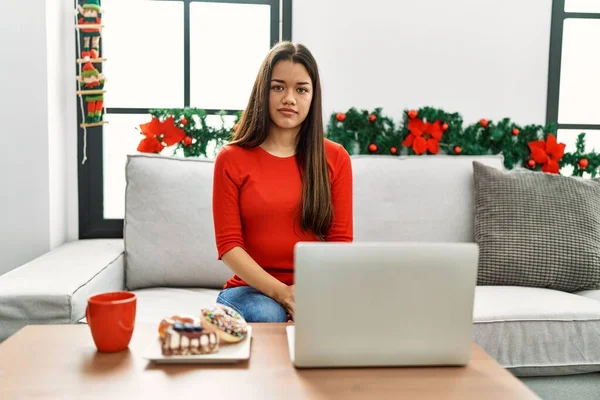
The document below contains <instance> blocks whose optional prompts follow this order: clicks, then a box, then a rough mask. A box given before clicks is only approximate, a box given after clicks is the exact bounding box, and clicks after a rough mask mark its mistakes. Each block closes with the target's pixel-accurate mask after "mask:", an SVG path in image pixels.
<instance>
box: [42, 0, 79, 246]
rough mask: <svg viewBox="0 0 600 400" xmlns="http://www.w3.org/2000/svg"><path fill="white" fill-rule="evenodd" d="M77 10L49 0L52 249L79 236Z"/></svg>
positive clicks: (63, 1)
mask: <svg viewBox="0 0 600 400" xmlns="http://www.w3.org/2000/svg"><path fill="white" fill-rule="evenodd" d="M74 9H75V3H74V1H72V0H47V4H46V22H47V58H48V137H49V147H48V153H49V168H48V178H49V187H50V248H51V249H52V248H55V247H57V246H59V245H61V244H62V243H64V242H65V241H67V240H74V239H76V238H77V236H78V221H77V219H78V203H77V201H78V199H77V109H76V106H77V104H76V98H75V91H76V89H77V87H76V82H75V76H76V75H77V69H76V66H75V60H74V58H75V55H76V54H75V52H76V50H75V39H74V38H75V33H74V32H75V31H74V29H73V24H74V11H73V10H74Z"/></svg>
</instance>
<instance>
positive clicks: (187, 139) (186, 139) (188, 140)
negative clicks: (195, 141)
mask: <svg viewBox="0 0 600 400" xmlns="http://www.w3.org/2000/svg"><path fill="white" fill-rule="evenodd" d="M183 144H184V145H186V146H190V145H191V144H192V138H191V137H189V136H186V137H184V138H183Z"/></svg>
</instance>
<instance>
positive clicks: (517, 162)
mask: <svg viewBox="0 0 600 400" xmlns="http://www.w3.org/2000/svg"><path fill="white" fill-rule="evenodd" d="M150 114H151V116H152V117H155V118H158V119H159V120H161V121H164V120H165V119H167V118H168V117H171V116H172V117H174V120H175V123H176V125H177V126H178V127H180V128H181V129H183V131H184V132H185V134H186V136H188V137H189V138H191V143H190V142H189V141H188V143H184V141H182V142H180V143H178V144H176V145H175V146H173V150H174V154H176V153H177V152H178V151H182V152H183V155H184V156H185V157H200V156H204V157H206V156H207V147H208V144H209V143H210V142H215V144H216V147H217V148H220V147H222V146H223V145H224V144H226V143H227V142H228V141H229V140H231V137H232V134H233V130H232V129H229V128H225V121H224V119H223V116H224V115H226V113H225V112H224V111H223V112H221V113H219V114H218V115H220V116H221V121H222V123H221V126H220V127H217V128H214V127H211V126H208V125H207V124H206V117H207V113H206V111H204V110H203V109H199V108H189V107H187V108H174V109H155V110H150ZM240 118H241V112H238V113H236V114H235V123H237V122H238V121H239V119H240ZM412 118H416V119H421V120H423V121H427V122H431V123H433V122H435V121H440V123H441V124H443V127H444V131H443V134H442V137H441V139H440V140H439V153H440V154H449V155H457V156H458V155H489V154H502V155H503V157H504V164H505V166H506V168H508V169H513V168H517V167H521V168H529V169H532V170H541V165H539V164H537V163H534V162H533V160H532V157H531V149H530V147H529V143H531V142H532V141H536V140H544V141H546V140H547V139H548V136H549V135H550V134H552V135H554V136H555V137H556V125H555V124H553V123H551V124H548V125H545V126H542V125H525V126H521V125H518V124H516V123H514V122H512V121H511V120H510V119H508V118H504V119H502V120H500V121H497V122H496V121H486V120H484V119H482V120H480V121H478V122H476V123H474V124H470V125H467V126H466V127H463V119H462V117H461V116H460V114H458V113H448V112H445V111H444V110H441V109H436V108H432V107H423V108H420V109H418V110H405V111H404V113H403V115H402V121H401V123H400V124H399V125H398V126H396V125H395V123H394V120H393V119H392V118H390V117H389V116H387V115H385V114H383V113H382V109H381V108H376V109H375V110H374V111H372V112H369V111H367V110H357V109H355V108H350V109H349V110H348V111H346V112H345V113H340V112H338V113H333V114H332V115H331V117H330V118H329V123H328V126H327V129H326V137H327V138H329V139H331V140H333V141H334V142H337V143H340V144H341V145H342V146H344V148H345V149H346V150H347V151H348V152H349V153H350V154H352V155H356V154H388V155H414V154H415V151H414V150H413V148H412V147H411V146H404V145H403V142H404V141H405V140H406V138H407V137H408V136H409V135H410V131H409V122H410V120H411V119H412ZM184 122H185V123H184ZM142 123H143V122H142ZM426 153H429V152H428V151H427V152H426ZM559 165H560V167H561V168H563V167H565V166H572V167H573V172H572V175H573V176H583V174H584V173H589V174H590V175H591V176H592V177H596V176H597V175H598V173H599V172H600V153H596V152H586V150H585V133H581V134H580V135H579V136H578V138H577V143H576V151H575V152H573V153H565V154H564V156H563V157H562V159H561V160H560V161H559Z"/></svg>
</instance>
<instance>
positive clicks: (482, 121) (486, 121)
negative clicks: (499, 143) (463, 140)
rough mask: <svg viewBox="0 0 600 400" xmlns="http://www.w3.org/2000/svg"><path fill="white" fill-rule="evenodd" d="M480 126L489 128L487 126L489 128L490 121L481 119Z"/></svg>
mask: <svg viewBox="0 0 600 400" xmlns="http://www.w3.org/2000/svg"><path fill="white" fill-rule="evenodd" d="M479 124H480V125H481V126H483V127H484V128H487V126H488V124H489V122H488V120H487V119H480V120H479Z"/></svg>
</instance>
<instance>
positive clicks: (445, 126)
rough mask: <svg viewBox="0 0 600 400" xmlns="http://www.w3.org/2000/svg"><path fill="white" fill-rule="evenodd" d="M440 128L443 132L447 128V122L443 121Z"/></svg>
mask: <svg viewBox="0 0 600 400" xmlns="http://www.w3.org/2000/svg"><path fill="white" fill-rule="evenodd" d="M442 130H443V131H444V132H445V131H447V130H448V124H447V123H445V122H444V123H443V124H442Z"/></svg>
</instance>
